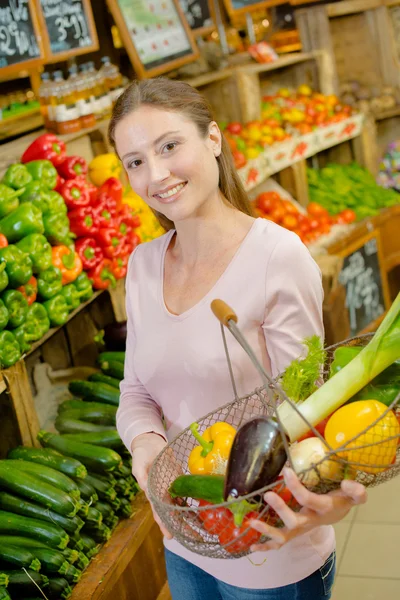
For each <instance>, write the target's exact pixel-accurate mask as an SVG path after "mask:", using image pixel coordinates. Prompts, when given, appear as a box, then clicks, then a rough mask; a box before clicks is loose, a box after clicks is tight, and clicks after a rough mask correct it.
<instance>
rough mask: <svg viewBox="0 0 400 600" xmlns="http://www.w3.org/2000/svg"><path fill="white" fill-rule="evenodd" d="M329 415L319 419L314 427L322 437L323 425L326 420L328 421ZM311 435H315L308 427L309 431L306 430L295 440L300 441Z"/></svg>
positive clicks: (323, 432)
mask: <svg viewBox="0 0 400 600" xmlns="http://www.w3.org/2000/svg"><path fill="white" fill-rule="evenodd" d="M330 417H331V415H329V417H326V419H323V420H322V421H320V423H318V425H316V426H315V429H316V430H317V431H318V433H319V434H320V435H321V436H322V437H324V435H325V427H326V424H327V422H328V421H329V419H330ZM312 437H316V435H315V433H314V432H313V431H312V430H311V429H310V430H309V431H307V433H305V434H304V435H302V436H301V438H299V439H298V440H297V441H298V442H301V441H303V440H306V439H307V438H312Z"/></svg>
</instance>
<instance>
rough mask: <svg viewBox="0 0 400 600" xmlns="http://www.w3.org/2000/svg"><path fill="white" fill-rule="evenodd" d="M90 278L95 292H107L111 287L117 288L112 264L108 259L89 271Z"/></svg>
mask: <svg viewBox="0 0 400 600" xmlns="http://www.w3.org/2000/svg"><path fill="white" fill-rule="evenodd" d="M88 277H89V279H91V280H92V281H93V287H94V289H95V290H105V289H107V288H108V287H109V286H110V285H111V287H115V284H116V281H115V277H114V275H113V273H112V263H111V260H109V259H108V258H104V259H103V260H102V261H101V262H99V264H98V265H96V266H95V267H94V268H93V269H90V271H88Z"/></svg>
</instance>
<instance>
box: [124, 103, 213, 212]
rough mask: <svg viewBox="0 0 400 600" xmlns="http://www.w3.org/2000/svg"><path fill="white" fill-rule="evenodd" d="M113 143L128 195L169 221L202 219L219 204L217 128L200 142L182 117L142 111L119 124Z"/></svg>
mask: <svg viewBox="0 0 400 600" xmlns="http://www.w3.org/2000/svg"><path fill="white" fill-rule="evenodd" d="M115 142H116V148H117V151H118V154H119V156H120V158H121V160H122V163H123V165H124V167H125V169H126V172H127V174H128V177H129V182H130V184H131V187H132V189H133V190H134V191H135V192H136V193H137V194H139V196H141V197H142V198H143V200H145V201H146V202H147V204H148V205H149V206H150V207H151V208H153V209H154V210H156V211H158V212H160V213H162V214H163V215H165V216H166V217H167V218H168V219H170V220H171V221H173V222H175V223H176V222H178V221H182V220H184V219H188V218H191V217H194V216H200V215H202V214H203V212H204V210H205V207H206V206H207V204H208V202H212V201H216V199H218V181H219V171H218V164H217V161H216V156H219V154H220V152H221V134H220V131H219V129H218V126H217V125H216V123H212V124H211V125H210V128H209V135H207V136H206V137H205V138H202V137H201V136H200V134H199V131H198V129H197V126H196V125H195V124H194V123H193V122H192V121H190V120H189V119H188V118H187V117H185V116H184V115H183V114H181V113H177V112H170V111H166V110H160V109H158V108H154V107H152V106H145V105H144V106H140V107H139V108H138V109H137V110H135V111H134V112H132V113H130V114H129V115H127V116H126V117H124V118H123V119H122V120H121V121H120V122H119V123H118V125H117V127H116V129H115Z"/></svg>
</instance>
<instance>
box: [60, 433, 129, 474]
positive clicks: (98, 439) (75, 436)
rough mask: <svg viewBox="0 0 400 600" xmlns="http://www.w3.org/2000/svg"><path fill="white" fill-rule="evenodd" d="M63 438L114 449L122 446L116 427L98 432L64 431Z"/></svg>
mask: <svg viewBox="0 0 400 600" xmlns="http://www.w3.org/2000/svg"><path fill="white" fill-rule="evenodd" d="M63 438H65V439H67V440H75V441H77V442H84V443H85V444H93V445H94V446H103V447H104V448H113V449H114V450H118V449H119V448H122V446H123V442H122V440H121V438H120V437H119V433H118V431H117V430H116V429H114V430H113V429H111V430H110V431H100V432H98V433H97V432H96V431H94V432H91V433H65V434H63ZM121 466H123V465H121Z"/></svg>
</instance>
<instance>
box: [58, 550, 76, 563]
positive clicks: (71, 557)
mask: <svg viewBox="0 0 400 600" xmlns="http://www.w3.org/2000/svg"><path fill="white" fill-rule="evenodd" d="M62 553H63V556H65V559H66V560H67V561H68V562H69V564H70V565H73V564H74V563H76V561H77V560H78V559H79V550H75V549H74V548H64V550H63V551H62Z"/></svg>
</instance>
